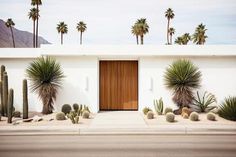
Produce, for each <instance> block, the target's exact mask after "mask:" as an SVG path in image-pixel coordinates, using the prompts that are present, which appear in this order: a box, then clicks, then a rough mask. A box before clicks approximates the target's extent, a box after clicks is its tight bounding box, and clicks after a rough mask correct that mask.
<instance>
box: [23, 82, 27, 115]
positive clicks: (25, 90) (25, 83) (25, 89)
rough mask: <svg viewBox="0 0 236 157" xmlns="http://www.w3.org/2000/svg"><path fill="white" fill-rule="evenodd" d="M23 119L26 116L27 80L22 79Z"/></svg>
mask: <svg viewBox="0 0 236 157" xmlns="http://www.w3.org/2000/svg"><path fill="white" fill-rule="evenodd" d="M22 89H23V91H22V92H23V119H27V118H28V85H27V80H26V79H24V80H23V88H22Z"/></svg>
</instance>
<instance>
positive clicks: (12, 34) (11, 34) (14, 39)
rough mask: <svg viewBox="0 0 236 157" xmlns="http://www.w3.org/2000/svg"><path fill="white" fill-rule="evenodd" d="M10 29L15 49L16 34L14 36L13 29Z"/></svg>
mask: <svg viewBox="0 0 236 157" xmlns="http://www.w3.org/2000/svg"><path fill="white" fill-rule="evenodd" d="M10 29H11V37H12V42H13V47H14V48H15V47H16V45H15V39H14V34H13V30H12V27H10Z"/></svg>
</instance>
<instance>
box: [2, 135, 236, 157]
mask: <svg viewBox="0 0 236 157" xmlns="http://www.w3.org/2000/svg"><path fill="white" fill-rule="evenodd" d="M53 156H55V157H79V156H81V157H87V156H93V157H105V156H117V157H126V156H133V157H177V156H178V157H192V156H193V157H236V135H117V136H114V135H106V136H105V135H99V136H97V135H90V136H88V135H84V136H82V135H80V136H77V135H37V136H35V135H34V136H1V135H0V157H53Z"/></svg>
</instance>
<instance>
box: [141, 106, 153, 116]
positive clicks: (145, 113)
mask: <svg viewBox="0 0 236 157" xmlns="http://www.w3.org/2000/svg"><path fill="white" fill-rule="evenodd" d="M148 111H152V109H150V108H149V107H144V108H143V114H144V115H147V113H148Z"/></svg>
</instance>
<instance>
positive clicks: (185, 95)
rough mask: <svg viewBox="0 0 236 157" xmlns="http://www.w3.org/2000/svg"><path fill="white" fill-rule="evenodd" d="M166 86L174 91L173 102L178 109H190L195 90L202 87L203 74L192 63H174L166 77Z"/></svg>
mask: <svg viewBox="0 0 236 157" xmlns="http://www.w3.org/2000/svg"><path fill="white" fill-rule="evenodd" d="M164 81H165V85H166V87H167V88H168V89H171V90H173V95H174V96H173V101H174V102H175V103H176V104H177V106H178V107H180V108H182V107H184V106H186V107H189V104H191V103H192V101H193V98H194V96H193V90H194V89H197V88H199V87H200V82H201V72H200V71H199V69H198V67H196V66H195V65H194V64H193V63H192V62H191V61H189V60H185V59H179V60H177V61H174V62H173V63H172V64H171V65H170V66H169V67H168V68H167V69H166V72H165V75H164Z"/></svg>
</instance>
